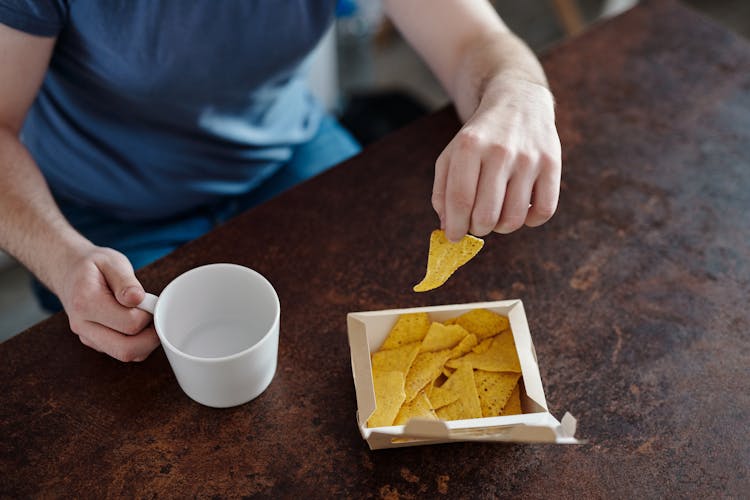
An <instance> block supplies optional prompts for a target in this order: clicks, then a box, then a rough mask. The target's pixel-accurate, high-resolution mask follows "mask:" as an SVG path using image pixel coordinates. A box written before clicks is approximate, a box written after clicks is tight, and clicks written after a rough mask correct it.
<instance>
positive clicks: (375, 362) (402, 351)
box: [372, 342, 419, 377]
mask: <svg viewBox="0 0 750 500" xmlns="http://www.w3.org/2000/svg"><path fill="white" fill-rule="evenodd" d="M418 352H419V342H414V343H412V344H406V345H404V346H401V347H398V348H396V349H388V350H387V351H377V352H375V353H373V355H372V371H373V372H390V371H397V372H401V373H402V374H403V375H404V377H405V376H406V374H407V373H408V372H409V368H410V367H411V364H412V363H413V362H414V358H416V357H417V353H418Z"/></svg>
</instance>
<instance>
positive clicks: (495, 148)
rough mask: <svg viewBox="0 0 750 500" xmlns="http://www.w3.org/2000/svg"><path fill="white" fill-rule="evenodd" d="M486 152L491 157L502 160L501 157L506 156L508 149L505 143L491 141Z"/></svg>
mask: <svg viewBox="0 0 750 500" xmlns="http://www.w3.org/2000/svg"><path fill="white" fill-rule="evenodd" d="M487 153H488V154H489V155H490V156H491V157H493V158H495V159H498V160H502V159H503V158H505V157H507V156H508V155H509V154H510V152H509V151H508V148H507V147H506V146H505V145H503V144H500V143H498V142H493V143H492V144H490V145H489V146H487Z"/></svg>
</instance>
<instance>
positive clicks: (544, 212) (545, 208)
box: [534, 205, 557, 220]
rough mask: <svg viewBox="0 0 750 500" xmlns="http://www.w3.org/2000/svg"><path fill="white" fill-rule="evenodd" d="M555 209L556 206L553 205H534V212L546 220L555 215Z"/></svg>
mask: <svg viewBox="0 0 750 500" xmlns="http://www.w3.org/2000/svg"><path fill="white" fill-rule="evenodd" d="M556 209H557V207H555V206H553V205H534V213H536V214H537V215H538V216H539V217H541V218H543V219H544V220H548V219H550V218H551V217H552V216H553V215H555V210H556Z"/></svg>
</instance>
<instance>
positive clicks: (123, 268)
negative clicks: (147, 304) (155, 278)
mask: <svg viewBox="0 0 750 500" xmlns="http://www.w3.org/2000/svg"><path fill="white" fill-rule="evenodd" d="M98 264H99V265H98V267H99V270H100V271H101V273H102V275H104V279H105V280H106V282H107V285H108V286H109V289H110V290H111V291H112V294H113V295H114V296H115V299H116V300H117V302H119V303H120V304H121V305H123V306H125V307H135V306H137V305H138V304H140V303H141V301H143V298H144V297H145V295H146V292H145V291H144V290H143V286H141V284H140V282H139V281H138V279H137V278H136V277H135V272H134V271H133V266H132V265H131V264H130V261H128V259H127V257H125V256H124V255H122V254H121V253H116V254H115V255H113V256H111V257H110V258H108V259H102V261H100V262H99V263H98Z"/></svg>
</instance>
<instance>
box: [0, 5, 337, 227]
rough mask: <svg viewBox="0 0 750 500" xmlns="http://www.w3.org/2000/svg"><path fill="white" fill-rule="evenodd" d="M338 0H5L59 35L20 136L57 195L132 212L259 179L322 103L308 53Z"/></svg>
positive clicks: (0, 14) (152, 211) (121, 213)
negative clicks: (312, 83)
mask: <svg viewBox="0 0 750 500" xmlns="http://www.w3.org/2000/svg"><path fill="white" fill-rule="evenodd" d="M334 8H335V0H294V1H293V0H285V1H276V0H222V1H217V0H190V1H186V2H183V1H176V0H173V1H170V0H46V1H45V0H0V23H3V24H6V25H8V26H10V27H12V28H15V29H19V30H22V31H25V32H28V33H31V34H35V35H40V36H56V37H57V44H56V46H55V50H54V53H53V56H52V60H51V62H50V66H49V70H48V72H47V75H46V76H45V79H44V83H43V85H42V88H41V90H40V92H39V94H38V96H37V99H36V101H35V102H34V104H33V106H32V108H31V110H30V111H29V114H28V116H27V118H26V121H25V123H24V126H23V130H22V134H21V137H22V140H23V142H24V144H25V145H26V146H27V148H28V149H29V150H30V152H31V154H32V156H33V157H34V159H35V160H36V162H37V163H38V165H39V167H40V168H41V169H42V172H43V173H44V175H45V177H46V179H47V181H48V183H49V184H50V187H51V188H52V190H53V192H54V193H55V195H56V196H59V197H61V198H63V199H67V200H70V201H73V202H76V203H78V204H81V205H84V206H90V207H93V208H96V209H100V210H103V211H106V212H108V213H110V214H112V215H115V216H117V217H121V218H123V219H128V220H140V219H148V218H154V217H164V216H169V215H173V214H177V213H180V212H182V211H185V210H188V209H190V208H192V207H195V206H197V205H201V204H203V203H207V202H210V201H212V200H214V199H216V197H217V196H222V195H228V194H230V195H231V194H239V193H243V192H246V191H248V190H250V189H252V188H253V187H254V186H256V185H258V184H259V183H260V182H262V180H264V179H265V178H267V177H268V176H270V175H271V174H272V173H274V172H275V171H276V170H277V169H278V168H279V167H280V166H281V165H282V164H283V163H284V162H285V161H286V160H288V159H289V157H290V155H291V152H292V147H293V146H294V145H296V144H299V143H301V142H304V141H306V140H308V139H310V138H311V137H312V135H313V134H314V133H315V131H316V130H317V126H318V123H319V122H320V118H321V116H322V114H323V110H322V108H321V106H320V105H319V104H318V103H317V102H316V101H315V99H314V98H313V97H312V95H311V93H310V92H309V90H308V88H307V84H306V78H305V66H306V60H307V55H308V54H309V52H310V51H311V50H312V49H313V48H314V46H315V45H316V43H317V42H318V40H319V39H320V37H321V36H322V35H323V33H324V32H325V30H326V29H327V27H328V26H329V24H330V23H331V21H332V18H333V12H334Z"/></svg>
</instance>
